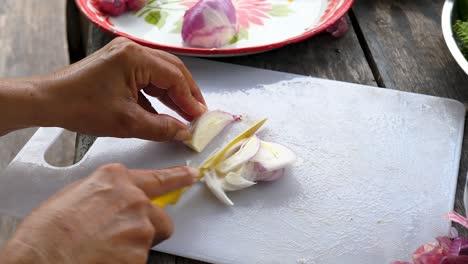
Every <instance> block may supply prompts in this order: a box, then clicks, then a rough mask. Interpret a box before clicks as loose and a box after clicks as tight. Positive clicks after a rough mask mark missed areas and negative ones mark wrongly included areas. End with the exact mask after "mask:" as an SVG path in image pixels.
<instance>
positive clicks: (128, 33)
mask: <svg viewBox="0 0 468 264" xmlns="http://www.w3.org/2000/svg"><path fill="white" fill-rule="evenodd" d="M76 2H77V4H78V6H79V7H80V9H81V11H82V12H83V13H84V14H85V15H86V16H87V17H88V18H89V19H90V20H91V21H92V22H93V23H95V24H96V25H97V26H99V27H100V28H102V29H104V30H106V31H108V32H111V33H113V34H115V35H120V36H124V37H127V38H130V39H133V40H134V41H136V42H139V43H141V44H143V45H146V46H149V47H154V48H158V49H162V50H166V51H169V52H173V53H177V54H182V55H195V56H236V55H245V54H251V53H258V52H263V51H267V50H272V49H275V48H279V47H281V46H284V45H286V44H290V43H295V42H298V41H302V40H304V39H307V38H310V37H312V36H314V35H316V34H318V33H320V32H322V31H324V30H326V29H327V28H328V27H330V26H332V25H333V24H334V23H336V22H337V21H338V20H339V19H340V18H341V17H343V16H344V15H345V14H346V12H347V11H348V10H349V9H350V8H351V5H352V4H353V2H354V0H232V2H233V4H234V6H235V7H236V10H237V17H238V21H239V33H238V35H237V36H236V37H234V39H233V40H232V41H231V43H230V44H229V45H227V46H225V47H222V48H217V49H203V48H193V47H188V46H186V45H184V43H183V42H182V37H181V34H180V32H181V27H182V18H183V15H184V13H185V11H186V10H187V9H188V8H190V7H192V6H193V5H194V4H195V3H196V2H197V0H186V1H184V0H150V1H149V2H148V4H147V5H146V6H145V7H144V8H142V9H141V10H139V11H137V12H133V13H132V12H126V13H124V14H123V15H121V16H119V17H108V16H106V15H104V14H103V13H101V12H99V11H98V10H97V9H96V8H94V5H93V3H94V0H76Z"/></svg>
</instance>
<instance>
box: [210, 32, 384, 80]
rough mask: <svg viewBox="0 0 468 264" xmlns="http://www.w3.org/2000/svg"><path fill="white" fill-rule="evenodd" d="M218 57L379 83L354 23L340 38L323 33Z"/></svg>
mask: <svg viewBox="0 0 468 264" xmlns="http://www.w3.org/2000/svg"><path fill="white" fill-rule="evenodd" d="M218 60H219V61H223V62H230V63H234V64H240V65H245V66H253V67H257V68H264V69H270V70H276V71H282V72H289V73H295V74H301V75H307V76H313V77H318V78H324V79H330V80H338V81H345V82H351V83H358V84H367V85H373V86H375V85H376V81H375V80H374V76H373V75H372V72H371V71H370V68H369V65H368V63H367V61H366V58H365V56H364V52H363V50H362V48H361V46H360V44H359V41H358V39H357V36H356V34H355V32H354V29H353V28H352V27H351V28H350V30H349V32H348V33H347V34H346V35H345V36H344V37H342V38H339V39H336V38H333V37H332V36H330V35H329V34H322V35H319V36H316V37H314V38H311V39H309V40H306V41H303V42H300V43H297V44H292V45H288V46H285V47H283V48H281V49H277V50H273V51H270V52H266V53H260V54H256V55H250V56H244V57H230V58H223V59H218Z"/></svg>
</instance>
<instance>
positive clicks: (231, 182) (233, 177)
mask: <svg viewBox="0 0 468 264" xmlns="http://www.w3.org/2000/svg"><path fill="white" fill-rule="evenodd" d="M242 173H243V170H240V171H239V172H229V173H228V174H227V175H226V177H224V178H223V182H222V187H223V189H224V190H226V191H238V190H242V189H245V188H249V187H251V186H253V185H255V182H252V181H249V180H246V179H245V178H244V177H242Z"/></svg>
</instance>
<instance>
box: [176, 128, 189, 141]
mask: <svg viewBox="0 0 468 264" xmlns="http://www.w3.org/2000/svg"><path fill="white" fill-rule="evenodd" d="M191 138H192V134H190V131H189V130H188V129H181V130H179V131H177V133H176V135H175V136H174V140H177V141H184V140H189V139H191Z"/></svg>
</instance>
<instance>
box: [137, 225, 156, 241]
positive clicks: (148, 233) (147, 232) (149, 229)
mask: <svg viewBox="0 0 468 264" xmlns="http://www.w3.org/2000/svg"><path fill="white" fill-rule="evenodd" d="M140 231H141V233H142V234H143V236H144V237H146V238H147V239H148V240H151V241H152V240H153V238H154V236H155V234H156V229H155V228H154V226H153V224H152V223H151V221H150V220H146V221H143V223H142V225H141V228H140Z"/></svg>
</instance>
